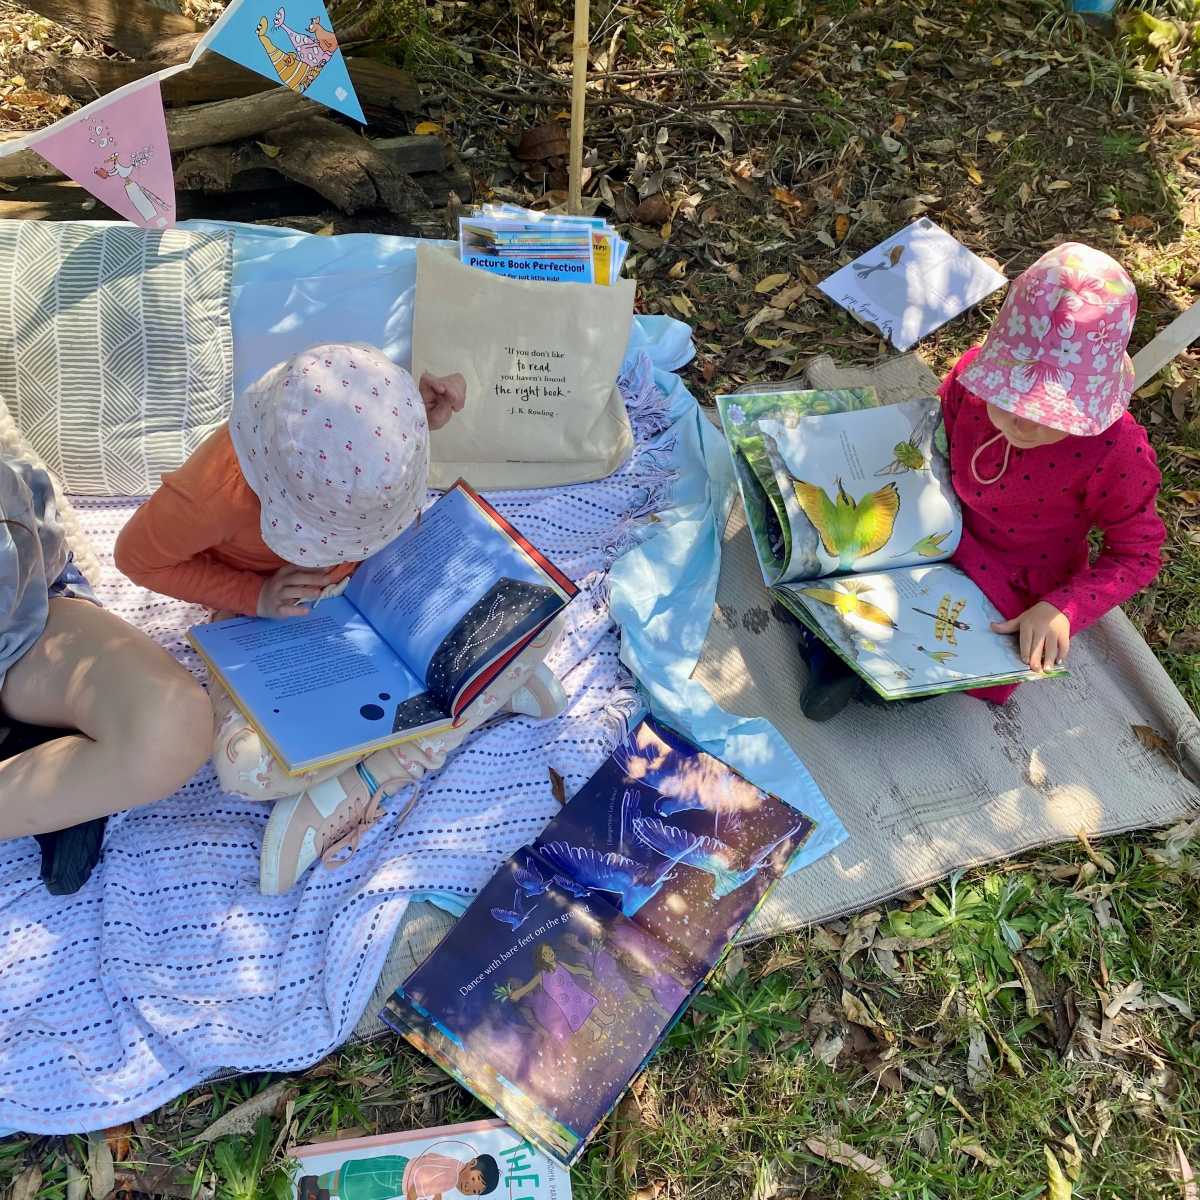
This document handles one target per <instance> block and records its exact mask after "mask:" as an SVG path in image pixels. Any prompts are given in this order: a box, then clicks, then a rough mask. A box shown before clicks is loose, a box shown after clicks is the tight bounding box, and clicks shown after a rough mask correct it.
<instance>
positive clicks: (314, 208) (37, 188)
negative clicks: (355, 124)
mask: <svg viewBox="0 0 1200 1200" xmlns="http://www.w3.org/2000/svg"><path fill="white" fill-rule="evenodd" d="M276 179H278V176H276ZM175 207H176V217H177V218H178V219H179V220H181V221H186V220H191V219H194V218H200V217H203V218H207V219H209V220H223V221H247V222H254V221H263V222H269V223H271V224H285V225H288V226H292V227H295V228H297V229H301V230H307V231H308V232H315V231H316V230H317V229H321V228H328V227H332V228H333V230H334V231H336V232H338V233H351V232H360V231H361V232H364V233H398V234H406V235H409V236H414V237H445V236H446V235H447V225H446V219H445V215H444V213H442V212H439V211H436V210H435V209H433V208H431V207H427V208H424V209H416V210H414V211H412V212H409V213H404V214H402V215H390V216H383V217H380V216H378V215H371V216H366V217H361V216H357V217H342V216H339V215H337V214H334V213H331V212H330V210H329V205H328V203H327V201H326V200H325V199H324V198H323V197H321V196H318V195H317V194H316V192H313V191H310V190H309V189H308V188H305V187H298V186H297V185H296V184H294V183H289V184H288V185H287V186H285V187H274V188H264V189H261V190H257V191H253V192H249V193H244V192H228V193H221V194H208V193H204V192H181V193H177V194H176V197H175ZM308 218H312V219H308ZM123 219H124V218H122V217H120V216H119V215H118V214H117V213H115V212H113V211H112V210H111V209H110V208H108V207H107V206H106V205H104V204H101V203H100V202H99V201H98V200H96V198H95V197H94V196H91V195H89V194H88V192H86V191H85V190H84V189H83V188H81V187H79V185H78V184H75V183H71V182H70V181H68V180H64V181H61V182H44V183H31V184H28V185H27V186H26V187H24V188H22V189H21V193H20V198H13V197H10V196H8V195H4V194H0V220H37V221H106V220H112V221H119V220H123Z"/></svg>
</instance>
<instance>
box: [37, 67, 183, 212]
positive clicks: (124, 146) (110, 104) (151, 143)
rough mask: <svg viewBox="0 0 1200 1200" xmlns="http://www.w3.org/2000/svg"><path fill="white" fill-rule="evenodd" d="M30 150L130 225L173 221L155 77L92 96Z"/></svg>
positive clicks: (171, 189)
mask: <svg viewBox="0 0 1200 1200" xmlns="http://www.w3.org/2000/svg"><path fill="white" fill-rule="evenodd" d="M30 149H32V150H34V151H36V152H37V153H38V154H40V155H41V156H42V158H44V159H45V160H46V161H47V162H48V163H50V164H51V165H52V166H54V167H57V168H58V170H60V171H61V172H62V173H63V174H64V175H69V176H70V177H71V178H72V179H74V180H75V182H76V183H78V184H80V185H81V186H83V187H85V188H87V190H88V191H89V192H91V193H92V195H93V196H95V197H96V199H97V200H102V201H103V202H104V203H105V204H107V205H108V207H109V208H111V209H112V210H113V211H114V212H118V213H120V214H121V216H123V217H125V218H126V220H129V221H132V222H133V223H134V224H135V225H143V226H145V227H146V228H148V229H165V228H166V227H167V226H168V225H172V224H174V221H175V177H174V174H173V172H172V169H171V147H170V145H169V144H168V142H167V122H166V118H165V117H164V115H163V103H162V88H161V87H160V86H159V81H158V78H157V76H151V77H150V78H149V79H148V80H146V81H145V82H144V83H143V82H141V81H139V82H138V83H137V84H134V85H132V86H130V87H124V88H121V89H119V90H118V91H116V92H113V93H112V95H110V96H102V97H101V98H100V99H99V100H93V101H92V103H91V104H89V105H88V106H87V107H86V108H81V109H80V110H79V111H78V112H75V113H72V114H71V115H70V116H69V117H64V118H63V119H62V120H61V121H59V122H58V123H57V124H55V125H52V126H51V127H50V129H49V130H47V131H46V133H45V134H44V135H41V136H39V137H38V138H37V139H36V140H34V141H32V143H31V145H30Z"/></svg>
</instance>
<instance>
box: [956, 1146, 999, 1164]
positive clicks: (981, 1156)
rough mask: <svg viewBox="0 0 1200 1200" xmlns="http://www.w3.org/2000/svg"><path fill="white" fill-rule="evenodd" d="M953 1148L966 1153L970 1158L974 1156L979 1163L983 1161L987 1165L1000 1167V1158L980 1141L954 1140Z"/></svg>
mask: <svg viewBox="0 0 1200 1200" xmlns="http://www.w3.org/2000/svg"><path fill="white" fill-rule="evenodd" d="M951 1149H953V1150H957V1151H958V1152H959V1154H965V1155H966V1156H967V1157H968V1158H973V1159H974V1160H975V1161H976V1162H977V1163H982V1164H983V1166H985V1167H998V1166H999V1165H1000V1160H999V1159H998V1158H994V1157H993V1156H992V1155H990V1154H989V1153H988V1152H987V1151H986V1150H985V1149H984V1148H983V1147H982V1146H981V1145H979V1143H978V1142H957V1141H956V1142H953V1143H951Z"/></svg>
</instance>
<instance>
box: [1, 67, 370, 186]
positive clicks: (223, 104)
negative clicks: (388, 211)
mask: <svg viewBox="0 0 1200 1200" xmlns="http://www.w3.org/2000/svg"><path fill="white" fill-rule="evenodd" d="M312 112H313V107H312V102H311V101H309V100H305V99H304V97H303V96H298V95H296V93H295V92H291V91H289V90H288V89H287V88H284V87H279V88H275V89H274V90H272V91H270V92H264V93H263V94H262V95H260V96H248V97H243V98H242V99H240V100H221V101H219V102H218V103H216V104H197V105H193V106H192V107H191V108H179V109H173V110H172V111H171V112H169V113H167V137H168V139H169V140H170V143H171V148H172V149H173V150H176V151H182V150H195V149H196V148H197V147H199V146H215V145H221V144H223V143H225V142H238V141H241V140H242V139H244V138H249V137H255V136H256V135H258V134H261V133H267V132H271V131H274V130H276V129H279V128H281V127H284V126H288V125H293V124H295V123H296V122H297V121H301V122H303V120H304V119H305V118H306V117H308V116H309V114H311V113H312ZM339 128H340V127H339ZM343 132H348V131H343ZM24 136H25V135H24V134H20V133H17V134H0V141H12V140H14V139H16V138H20V137H24ZM350 136H351V137H354V136H356V135H354V134H350ZM360 140H361V139H360ZM61 177H62V173H61V172H60V171H58V170H56V169H55V168H54V167H52V166H51V165H50V164H49V163H48V162H46V161H45V159H43V158H40V157H39V156H38V155H37V153H36V152H35V151H33V150H22V151H19V152H18V153H16V154H10V155H9V156H8V157H7V158H0V180H14V179H59V178H61Z"/></svg>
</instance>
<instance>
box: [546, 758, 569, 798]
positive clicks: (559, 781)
mask: <svg viewBox="0 0 1200 1200" xmlns="http://www.w3.org/2000/svg"><path fill="white" fill-rule="evenodd" d="M546 770H547V772H548V774H549V776H550V795H552V796H553V797H554V801H555V803H556V804H557V805H558V806H559V808H561V807H562V806H563V805H564V804H566V802H567V785H566V783H565V782H564V780H563V777H562V776H561V775H560V774H559V773H558V772H557V771H556V770H555V769H554V768H553V767H547V768H546Z"/></svg>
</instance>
